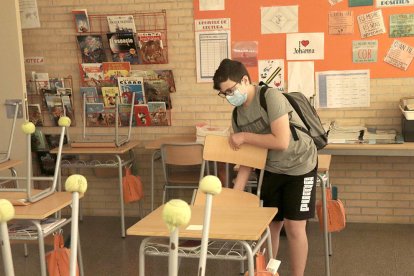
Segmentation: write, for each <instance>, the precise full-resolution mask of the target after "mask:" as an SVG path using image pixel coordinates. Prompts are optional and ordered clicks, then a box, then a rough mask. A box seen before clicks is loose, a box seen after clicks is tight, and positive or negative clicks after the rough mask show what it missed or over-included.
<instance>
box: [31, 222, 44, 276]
mask: <svg viewBox="0 0 414 276" xmlns="http://www.w3.org/2000/svg"><path fill="white" fill-rule="evenodd" d="M32 223H33V224H34V225H35V226H36V229H37V239H38V242H39V259H40V275H42V276H46V257H45V239H44V236H43V230H42V226H41V225H40V221H38V220H33V221H32Z"/></svg>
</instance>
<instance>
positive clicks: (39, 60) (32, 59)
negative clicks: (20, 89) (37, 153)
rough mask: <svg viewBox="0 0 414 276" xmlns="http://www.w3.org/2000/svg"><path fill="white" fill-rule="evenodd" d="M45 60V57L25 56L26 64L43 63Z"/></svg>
mask: <svg viewBox="0 0 414 276" xmlns="http://www.w3.org/2000/svg"><path fill="white" fill-rule="evenodd" d="M44 62H45V59H44V57H27V58H24V63H26V64H43V63H44Z"/></svg>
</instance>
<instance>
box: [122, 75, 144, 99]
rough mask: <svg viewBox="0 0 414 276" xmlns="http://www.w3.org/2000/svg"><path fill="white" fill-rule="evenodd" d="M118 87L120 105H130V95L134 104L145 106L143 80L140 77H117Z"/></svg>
mask: <svg viewBox="0 0 414 276" xmlns="http://www.w3.org/2000/svg"><path fill="white" fill-rule="evenodd" d="M118 87H119V91H120V93H121V97H122V103H131V100H132V95H133V94H134V95H135V100H134V104H145V103H146V100H145V89H144V80H143V78H142V77H119V78H118Z"/></svg>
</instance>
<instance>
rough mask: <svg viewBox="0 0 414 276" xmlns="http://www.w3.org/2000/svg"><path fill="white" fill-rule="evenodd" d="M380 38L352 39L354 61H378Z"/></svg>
mask: <svg viewBox="0 0 414 276" xmlns="http://www.w3.org/2000/svg"><path fill="white" fill-rule="evenodd" d="M377 53H378V40H355V41H352V62H354V63H367V62H377V56H378V55H377Z"/></svg>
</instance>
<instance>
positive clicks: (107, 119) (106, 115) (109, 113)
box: [101, 107, 121, 127]
mask: <svg viewBox="0 0 414 276" xmlns="http://www.w3.org/2000/svg"><path fill="white" fill-rule="evenodd" d="M104 109H105V110H104V112H103V113H101V114H102V116H103V122H102V123H103V126H106V127H113V126H115V119H116V118H115V117H116V114H115V112H116V110H115V109H114V108H108V107H105V108H104ZM118 126H121V121H119V122H118Z"/></svg>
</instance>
